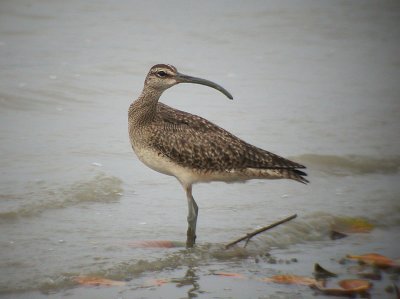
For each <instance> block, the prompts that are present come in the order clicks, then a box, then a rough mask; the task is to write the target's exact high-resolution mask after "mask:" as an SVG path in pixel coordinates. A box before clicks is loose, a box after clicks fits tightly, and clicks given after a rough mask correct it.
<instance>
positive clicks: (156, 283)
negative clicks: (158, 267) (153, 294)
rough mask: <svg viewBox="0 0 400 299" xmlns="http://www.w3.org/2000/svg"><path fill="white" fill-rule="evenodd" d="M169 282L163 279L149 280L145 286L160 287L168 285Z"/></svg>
mask: <svg viewBox="0 0 400 299" xmlns="http://www.w3.org/2000/svg"><path fill="white" fill-rule="evenodd" d="M168 282H169V280H168V279H163V278H159V279H150V280H149V281H148V282H147V284H146V285H149V286H158V287H159V286H162V285H164V284H166V283H168Z"/></svg>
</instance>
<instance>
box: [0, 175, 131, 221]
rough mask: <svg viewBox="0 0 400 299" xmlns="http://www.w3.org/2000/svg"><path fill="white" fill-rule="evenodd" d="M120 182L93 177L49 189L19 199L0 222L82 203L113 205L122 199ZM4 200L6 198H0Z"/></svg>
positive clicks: (103, 177) (100, 176)
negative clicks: (109, 203) (18, 202)
mask: <svg viewBox="0 0 400 299" xmlns="http://www.w3.org/2000/svg"><path fill="white" fill-rule="evenodd" d="M122 192H123V189H122V181H121V180H120V179H119V178H117V177H114V176H107V175H105V174H99V175H96V176H95V177H94V178H91V179H90V180H87V181H78V182H75V183H73V184H71V185H70V186H67V187H62V188H59V189H56V190H54V188H53V187H52V186H48V187H44V188H41V189H39V190H37V192H35V191H34V192H32V193H29V194H22V195H19V197H20V200H21V201H23V203H21V204H19V205H18V204H17V205H16V206H15V205H13V206H12V207H10V208H8V209H7V210H5V211H1V212H0V219H3V220H7V219H12V218H18V217H29V216H34V215H37V214H40V213H42V212H44V211H46V210H49V209H59V208H65V207H69V206H73V205H76V204H79V203H84V202H115V201H117V200H119V198H120V197H121V196H122ZM2 197H6V195H2Z"/></svg>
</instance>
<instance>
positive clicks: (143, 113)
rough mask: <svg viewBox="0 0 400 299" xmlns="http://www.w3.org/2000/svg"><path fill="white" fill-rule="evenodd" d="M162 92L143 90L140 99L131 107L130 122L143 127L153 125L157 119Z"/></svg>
mask: <svg viewBox="0 0 400 299" xmlns="http://www.w3.org/2000/svg"><path fill="white" fill-rule="evenodd" d="M161 94H162V91H159V90H154V89H146V88H145V89H143V91H142V94H141V95H140V96H139V98H138V99H137V100H136V101H134V102H133V103H132V104H131V106H130V107H129V113H128V117H129V122H130V123H132V124H133V125H137V126H141V125H146V124H149V123H151V122H152V121H153V120H154V118H155V117H156V113H157V103H158V100H159V99H160V96H161Z"/></svg>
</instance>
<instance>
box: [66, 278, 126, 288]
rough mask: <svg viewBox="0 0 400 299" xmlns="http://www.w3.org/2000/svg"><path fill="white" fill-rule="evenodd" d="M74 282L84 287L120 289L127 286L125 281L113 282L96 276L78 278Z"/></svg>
mask: <svg viewBox="0 0 400 299" xmlns="http://www.w3.org/2000/svg"><path fill="white" fill-rule="evenodd" d="M74 280H75V281H76V282H77V283H79V284H82V285H86V286H107V287H119V286H124V285H125V284H126V282H125V281H118V280H111V279H107V278H102V277H96V276H77V277H75V278H74Z"/></svg>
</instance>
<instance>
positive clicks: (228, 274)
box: [214, 272, 244, 278]
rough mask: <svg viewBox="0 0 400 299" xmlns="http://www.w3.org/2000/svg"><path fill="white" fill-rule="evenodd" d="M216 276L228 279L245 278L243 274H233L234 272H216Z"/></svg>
mask: <svg viewBox="0 0 400 299" xmlns="http://www.w3.org/2000/svg"><path fill="white" fill-rule="evenodd" d="M214 275H219V276H226V277H236V278H244V276H243V275H242V274H239V273H232V272H215V273H214Z"/></svg>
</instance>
